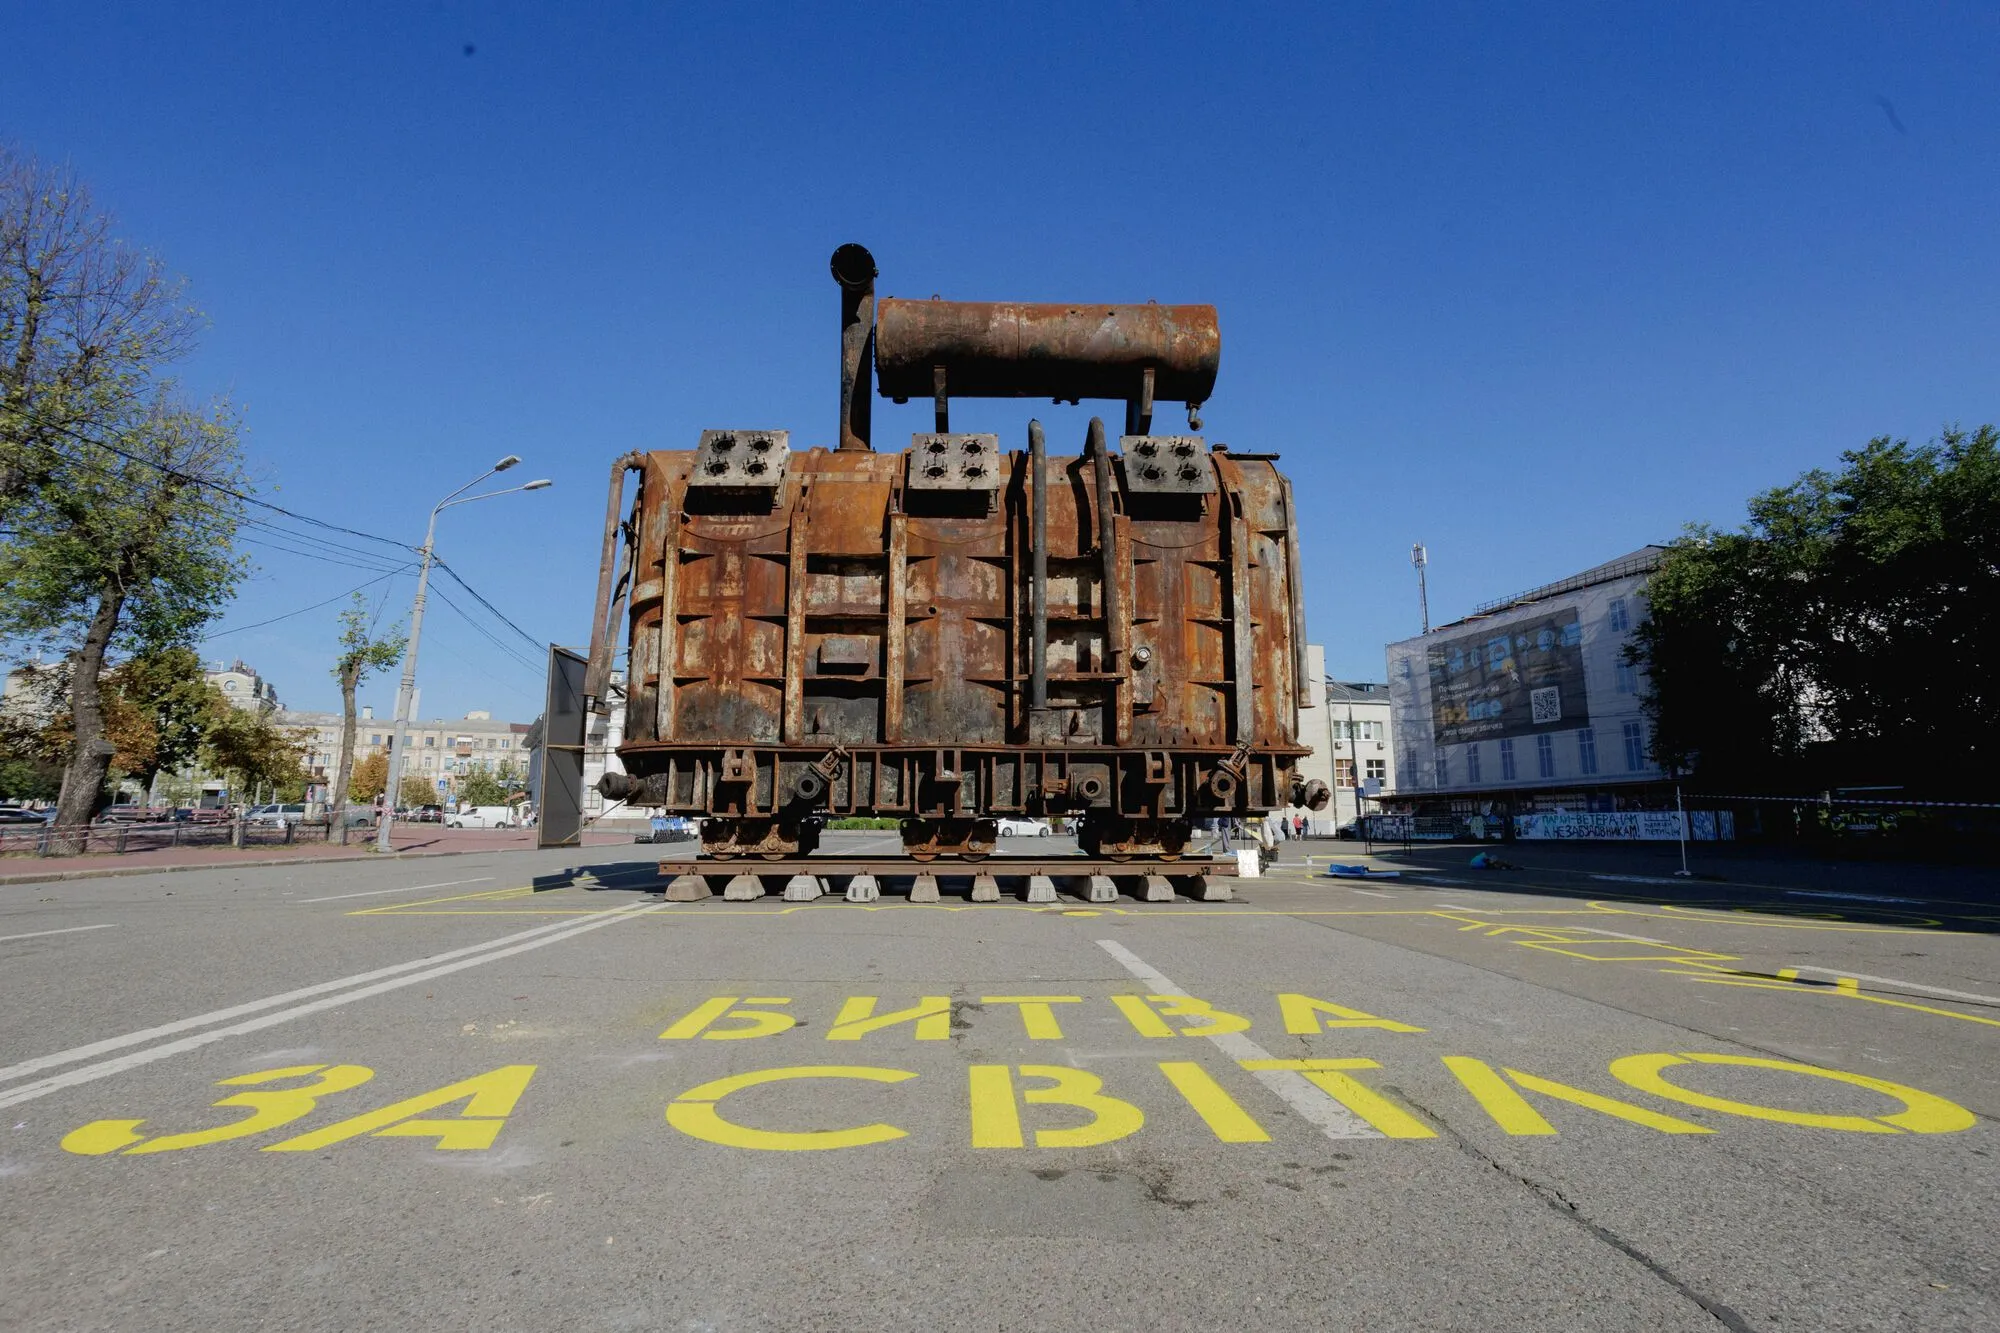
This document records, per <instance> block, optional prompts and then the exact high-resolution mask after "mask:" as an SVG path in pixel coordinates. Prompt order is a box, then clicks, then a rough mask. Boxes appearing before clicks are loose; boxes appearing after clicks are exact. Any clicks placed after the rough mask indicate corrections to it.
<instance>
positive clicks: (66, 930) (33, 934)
mask: <svg viewBox="0 0 2000 1333" xmlns="http://www.w3.org/2000/svg"><path fill="white" fill-rule="evenodd" d="M117 927H118V923H117V922H116V921H106V922H105V923H103V924H102V925H97V926H64V927H63V928H62V929H61V930H31V931H29V932H28V933H27V934H25V935H0V944H5V943H7V942H8V941H9V940H38V939H40V938H42V936H44V935H74V934H76V932H78V931H79V930H115V929H117Z"/></svg>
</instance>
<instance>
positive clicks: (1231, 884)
mask: <svg viewBox="0 0 2000 1333" xmlns="http://www.w3.org/2000/svg"><path fill="white" fill-rule="evenodd" d="M1193 888H1194V892H1195V896H1196V897H1197V898H1199V899H1201V900H1202V901H1203V902H1205V903H1233V902H1235V901H1236V881H1235V880H1233V879H1231V878H1230V877H1229V876H1227V875H1196V876H1195V879H1194V885H1193Z"/></svg>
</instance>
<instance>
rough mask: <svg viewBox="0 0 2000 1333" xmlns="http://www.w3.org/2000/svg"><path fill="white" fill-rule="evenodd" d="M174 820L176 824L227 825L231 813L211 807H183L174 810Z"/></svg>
mask: <svg viewBox="0 0 2000 1333" xmlns="http://www.w3.org/2000/svg"><path fill="white" fill-rule="evenodd" d="M173 818H174V822H175V823H176V824H226V823H228V822H229V812H228V811H227V810H223V809H220V808H216V807H211V806H202V805H183V806H180V807H178V808H176V809H175V810H174V814H173Z"/></svg>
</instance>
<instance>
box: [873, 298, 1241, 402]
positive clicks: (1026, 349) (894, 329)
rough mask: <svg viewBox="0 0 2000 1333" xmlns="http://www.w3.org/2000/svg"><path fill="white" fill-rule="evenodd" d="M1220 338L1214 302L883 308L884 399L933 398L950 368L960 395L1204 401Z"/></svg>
mask: <svg viewBox="0 0 2000 1333" xmlns="http://www.w3.org/2000/svg"><path fill="white" fill-rule="evenodd" d="M1221 364H1222V331H1221V328H1220V325H1219V324H1218V323H1217V320H1216V314H1215V307H1214V306H1209V305H1150V304H1149V305H1071V304H1068V303H1056V304H1047V305H1036V304H1030V303H1026V302H1018V301H908V300H897V299H895V298H887V299H884V300H883V301H881V302H880V304H879V305H878V306H877V323H876V330H875V377H876V381H877V383H878V385H879V387H880V390H881V393H882V396H883V397H885V398H894V399H896V400H897V401H899V402H901V401H907V400H908V399H911V398H927V397H931V396H933V394H935V392H936V390H937V383H936V380H935V378H934V374H935V371H936V369H937V368H938V367H940V366H942V367H944V368H945V371H946V388H947V390H948V392H949V394H950V396H952V397H954V398H1071V399H1080V398H1116V399H1123V400H1126V401H1128V402H1129V401H1133V400H1136V399H1139V398H1140V397H1141V396H1142V395H1143V393H1144V391H1145V373H1146V371H1147V370H1149V369H1150V370H1151V371H1152V372H1153V385H1152V391H1153V397H1154V398H1155V399H1156V400H1158V399H1165V400H1166V401H1169V402H1186V403H1203V402H1207V401H1208V398H1209V396H1210V394H1212V393H1213V392H1214V391H1215V376H1216V371H1217V370H1218V368H1219V367H1220V366H1221Z"/></svg>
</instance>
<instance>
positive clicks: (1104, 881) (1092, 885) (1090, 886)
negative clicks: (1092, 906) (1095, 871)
mask: <svg viewBox="0 0 2000 1333" xmlns="http://www.w3.org/2000/svg"><path fill="white" fill-rule="evenodd" d="M1083 900H1084V901H1085V902H1087V903H1115V902H1117V901H1118V886H1117V885H1116V884H1113V883H1112V882H1111V876H1109V875H1092V876H1091V877H1090V879H1089V882H1087V883H1086V884H1085V885H1084V888H1083Z"/></svg>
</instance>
